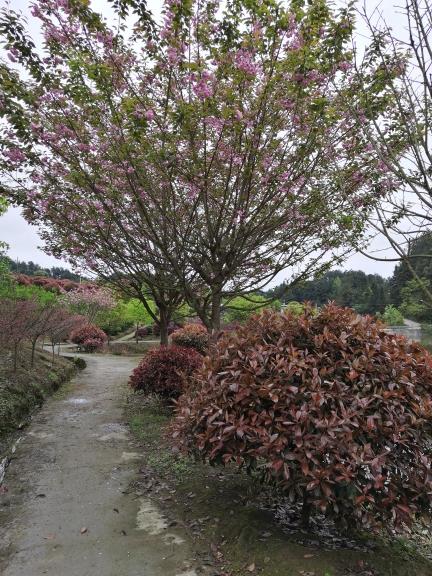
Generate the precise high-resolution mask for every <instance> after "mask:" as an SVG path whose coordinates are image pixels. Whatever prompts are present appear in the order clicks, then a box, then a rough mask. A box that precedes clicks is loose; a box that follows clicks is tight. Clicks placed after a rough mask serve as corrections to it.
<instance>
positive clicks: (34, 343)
mask: <svg viewBox="0 0 432 576" xmlns="http://www.w3.org/2000/svg"><path fill="white" fill-rule="evenodd" d="M36 342H37V338H36V340H33V341H32V349H31V366H34V357H35V349H36Z"/></svg>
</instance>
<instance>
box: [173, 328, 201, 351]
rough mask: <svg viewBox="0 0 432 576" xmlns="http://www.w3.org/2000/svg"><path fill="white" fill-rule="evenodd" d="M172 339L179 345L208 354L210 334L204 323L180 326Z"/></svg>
mask: <svg viewBox="0 0 432 576" xmlns="http://www.w3.org/2000/svg"><path fill="white" fill-rule="evenodd" d="M171 340H172V342H173V343H174V344H176V345H177V346H183V348H193V349H194V350H196V351H197V352H199V353H200V354H206V352H207V349H208V345H209V340H210V334H209V333H208V331H207V328H206V327H205V326H203V325H202V324H186V326H184V327H183V328H179V329H178V330H176V331H175V332H174V333H173V335H172V337H171Z"/></svg>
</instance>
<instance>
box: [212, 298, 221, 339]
mask: <svg viewBox="0 0 432 576" xmlns="http://www.w3.org/2000/svg"><path fill="white" fill-rule="evenodd" d="M221 307H222V295H221V292H220V290H217V292H213V295H212V309H211V336H212V340H216V338H217V336H218V334H219V332H220V328H221Z"/></svg>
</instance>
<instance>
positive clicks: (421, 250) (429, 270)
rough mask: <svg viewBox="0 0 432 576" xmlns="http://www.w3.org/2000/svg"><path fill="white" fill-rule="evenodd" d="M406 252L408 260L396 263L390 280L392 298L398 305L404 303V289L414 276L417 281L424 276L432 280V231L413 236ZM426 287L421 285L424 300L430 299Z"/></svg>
mask: <svg viewBox="0 0 432 576" xmlns="http://www.w3.org/2000/svg"><path fill="white" fill-rule="evenodd" d="M406 252H407V257H408V260H402V262H400V263H399V264H397V265H396V267H395V269H394V272H393V277H392V278H391V280H390V291H391V299H392V302H393V303H394V304H395V305H396V306H400V305H401V304H402V299H403V297H402V289H403V288H404V286H406V284H407V283H408V282H409V281H410V280H412V279H413V277H416V278H417V281H418V280H419V279H420V278H424V279H426V280H429V281H430V282H432V232H425V233H423V234H420V235H418V236H417V237H415V238H412V239H411V240H410V241H409V244H408V246H407V248H406ZM414 275H415V276H414ZM425 287H426V284H425V285H423V286H422V287H420V288H421V290H423V296H422V297H421V299H422V300H426V299H428V298H427V296H425V290H424V289H425ZM431 306H432V302H431Z"/></svg>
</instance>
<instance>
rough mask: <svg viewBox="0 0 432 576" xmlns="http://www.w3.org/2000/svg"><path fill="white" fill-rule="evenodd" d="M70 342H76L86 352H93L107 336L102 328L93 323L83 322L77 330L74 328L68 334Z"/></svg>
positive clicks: (103, 342)
mask: <svg viewBox="0 0 432 576" xmlns="http://www.w3.org/2000/svg"><path fill="white" fill-rule="evenodd" d="M70 339H71V342H73V343H74V344H77V345H78V346H79V347H80V348H82V349H83V350H85V351H86V352H95V351H96V350H100V349H101V348H102V347H103V346H104V344H105V342H106V341H107V340H108V336H107V335H106V334H105V332H104V331H103V330H101V329H100V328H98V326H95V325H94V324H85V325H84V326H81V327H80V328H77V330H74V331H73V332H72V334H71V336H70Z"/></svg>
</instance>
